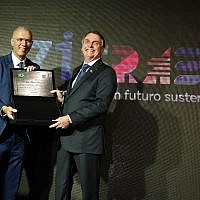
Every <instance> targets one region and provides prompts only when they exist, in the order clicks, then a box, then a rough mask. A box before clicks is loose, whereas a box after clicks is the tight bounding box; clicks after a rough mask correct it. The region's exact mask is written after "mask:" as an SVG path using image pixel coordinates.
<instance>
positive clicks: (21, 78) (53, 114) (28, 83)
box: [10, 68, 60, 126]
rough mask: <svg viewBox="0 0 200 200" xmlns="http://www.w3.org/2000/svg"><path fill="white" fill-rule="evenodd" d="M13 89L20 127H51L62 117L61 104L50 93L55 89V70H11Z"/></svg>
mask: <svg viewBox="0 0 200 200" xmlns="http://www.w3.org/2000/svg"><path fill="white" fill-rule="evenodd" d="M10 72H11V88H12V95H13V101H14V102H13V103H14V107H15V108H16V109H17V113H16V114H15V120H11V121H10V122H11V123H14V124H19V125H44V126H49V125H50V124H52V120H53V119H56V118H58V117H59V116H60V110H59V103H58V102H57V98H56V96H55V95H54V94H51V93H50V91H51V90H54V89H55V79H54V71H53V70H44V69H39V70H34V71H31V72H27V71H26V70H24V69H16V68H11V70H10Z"/></svg>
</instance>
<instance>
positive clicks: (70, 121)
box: [67, 115, 72, 124]
mask: <svg viewBox="0 0 200 200" xmlns="http://www.w3.org/2000/svg"><path fill="white" fill-rule="evenodd" d="M67 117H68V120H69V123H70V124H72V119H71V117H70V116H69V115H67Z"/></svg>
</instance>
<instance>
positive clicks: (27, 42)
mask: <svg viewBox="0 0 200 200" xmlns="http://www.w3.org/2000/svg"><path fill="white" fill-rule="evenodd" d="M15 40H16V41H17V42H18V43H20V44H22V43H24V42H25V43H26V44H27V45H31V44H32V43H33V41H32V40H29V39H24V38H15Z"/></svg>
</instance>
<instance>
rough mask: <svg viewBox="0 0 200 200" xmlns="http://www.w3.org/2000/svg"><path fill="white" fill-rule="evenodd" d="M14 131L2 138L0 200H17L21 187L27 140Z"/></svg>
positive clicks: (0, 146) (9, 130)
mask: <svg viewBox="0 0 200 200" xmlns="http://www.w3.org/2000/svg"><path fill="white" fill-rule="evenodd" d="M13 131H14V129H12V128H11V129H10V128H7V127H6V128H5V130H4V132H3V133H2V135H1V136H0V200H15V198H16V194H17V191H18V188H19V185H20V178H21V173H22V165H23V158H24V148H25V140H24V138H23V137H21V136H20V135H19V134H17V133H14V132H13Z"/></svg>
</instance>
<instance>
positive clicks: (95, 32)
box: [83, 31, 106, 48]
mask: <svg viewBox="0 0 200 200" xmlns="http://www.w3.org/2000/svg"><path fill="white" fill-rule="evenodd" d="M90 33H93V34H96V35H98V36H99V37H100V38H101V40H102V41H103V48H105V46H106V41H105V39H104V37H103V35H102V34H101V33H100V32H98V31H88V32H87V33H86V34H85V35H84V37H83V39H84V38H85V37H86V36H87V35H88V34H90Z"/></svg>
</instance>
